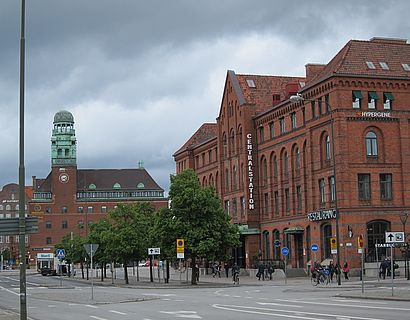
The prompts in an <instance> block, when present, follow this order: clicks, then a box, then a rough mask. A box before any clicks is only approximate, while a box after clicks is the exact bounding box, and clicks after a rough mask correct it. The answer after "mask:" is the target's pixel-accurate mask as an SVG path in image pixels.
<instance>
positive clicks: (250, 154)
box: [246, 133, 255, 210]
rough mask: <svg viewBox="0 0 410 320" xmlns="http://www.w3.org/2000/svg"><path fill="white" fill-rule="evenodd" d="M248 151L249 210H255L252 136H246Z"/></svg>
mask: <svg viewBox="0 0 410 320" xmlns="http://www.w3.org/2000/svg"><path fill="white" fill-rule="evenodd" d="M246 151H247V154H248V178H249V186H248V188H249V199H248V208H249V209H250V210H253V209H255V200H254V199H253V146H252V134H251V133H248V134H247V135H246Z"/></svg>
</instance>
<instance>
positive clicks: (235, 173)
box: [233, 166, 238, 190]
mask: <svg viewBox="0 0 410 320" xmlns="http://www.w3.org/2000/svg"><path fill="white" fill-rule="evenodd" d="M233 188H234V190H236V189H237V188H238V172H237V169H236V166H233Z"/></svg>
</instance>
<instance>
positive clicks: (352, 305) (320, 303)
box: [275, 299, 410, 311]
mask: <svg viewBox="0 0 410 320" xmlns="http://www.w3.org/2000/svg"><path fill="white" fill-rule="evenodd" d="M275 300H276V301H284V302H297V303H305V304H315V305H325V306H337V307H353V308H363V309H382V310H399V311H410V309H408V308H398V307H391V308H390V307H386V306H383V307H376V306H364V305H355V304H339V303H329V302H314V301H301V300H288V299H275Z"/></svg>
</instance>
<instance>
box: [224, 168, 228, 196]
mask: <svg viewBox="0 0 410 320" xmlns="http://www.w3.org/2000/svg"><path fill="white" fill-rule="evenodd" d="M225 190H226V191H228V190H229V170H228V168H226V169H225Z"/></svg>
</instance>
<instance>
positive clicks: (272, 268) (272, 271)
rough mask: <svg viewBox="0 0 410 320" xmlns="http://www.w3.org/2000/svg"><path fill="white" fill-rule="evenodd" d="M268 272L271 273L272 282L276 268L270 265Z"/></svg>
mask: <svg viewBox="0 0 410 320" xmlns="http://www.w3.org/2000/svg"><path fill="white" fill-rule="evenodd" d="M268 272H269V280H272V274H273V273H274V272H275V268H274V267H273V265H272V264H269V268H268Z"/></svg>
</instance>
